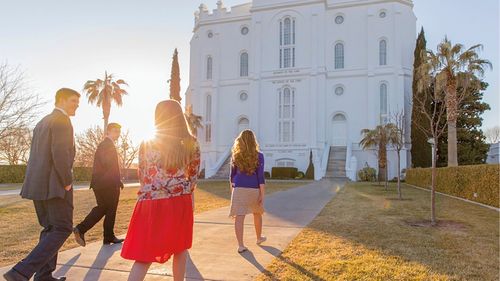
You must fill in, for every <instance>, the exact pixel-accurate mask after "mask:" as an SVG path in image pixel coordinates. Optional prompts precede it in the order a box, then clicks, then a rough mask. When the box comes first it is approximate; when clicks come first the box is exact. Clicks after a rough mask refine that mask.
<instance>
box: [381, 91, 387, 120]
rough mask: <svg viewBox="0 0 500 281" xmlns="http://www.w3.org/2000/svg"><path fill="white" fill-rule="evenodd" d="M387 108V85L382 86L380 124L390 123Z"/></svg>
mask: <svg viewBox="0 0 500 281" xmlns="http://www.w3.org/2000/svg"><path fill="white" fill-rule="evenodd" d="M387 113H388V106H387V84H386V83H382V84H380V124H386V123H387V121H388V116H387Z"/></svg>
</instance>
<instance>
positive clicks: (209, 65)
mask: <svg viewBox="0 0 500 281" xmlns="http://www.w3.org/2000/svg"><path fill="white" fill-rule="evenodd" d="M212 68H213V60H212V57H208V58H207V80H212Z"/></svg>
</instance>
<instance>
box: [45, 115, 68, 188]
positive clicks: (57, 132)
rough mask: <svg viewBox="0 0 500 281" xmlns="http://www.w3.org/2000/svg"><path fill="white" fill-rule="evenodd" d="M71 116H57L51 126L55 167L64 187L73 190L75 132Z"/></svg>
mask: <svg viewBox="0 0 500 281" xmlns="http://www.w3.org/2000/svg"><path fill="white" fill-rule="evenodd" d="M72 131H73V130H72V128H71V123H70V121H69V118H65V117H55V118H54V120H53V123H52V127H51V132H50V133H51V154H52V162H53V163H54V169H55V171H56V173H57V176H58V178H59V181H60V182H61V184H62V186H63V187H64V189H66V190H67V191H69V190H71V184H72V182H73V173H72V172H71V166H72V159H71V151H72V149H73V141H72V139H73V135H72V134H73V132H72Z"/></svg>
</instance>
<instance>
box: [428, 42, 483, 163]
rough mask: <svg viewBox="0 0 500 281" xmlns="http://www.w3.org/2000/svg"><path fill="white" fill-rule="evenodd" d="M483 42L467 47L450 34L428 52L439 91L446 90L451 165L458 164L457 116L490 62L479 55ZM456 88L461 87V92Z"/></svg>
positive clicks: (478, 86) (449, 161)
mask: <svg viewBox="0 0 500 281" xmlns="http://www.w3.org/2000/svg"><path fill="white" fill-rule="evenodd" d="M482 48H483V46H482V45H481V44H477V45H474V46H472V47H470V48H468V49H465V48H464V46H463V45H462V44H455V45H453V44H452V43H451V41H450V40H448V38H447V37H445V38H444V40H443V42H441V43H440V44H439V45H438V47H437V52H436V53H433V52H432V51H427V56H428V60H427V63H430V64H432V65H431V67H430V68H432V69H435V71H436V72H435V79H436V85H435V87H436V88H437V89H436V91H444V93H445V105H446V120H447V126H448V166H458V158H457V118H458V109H459V105H460V103H461V102H462V100H463V99H464V98H465V96H466V94H467V92H468V90H469V89H471V88H477V89H479V88H480V80H479V79H477V78H476V77H482V76H484V70H485V67H490V68H491V67H492V65H491V62H489V61H488V60H485V59H481V58H479V55H478V51H480V50H482ZM457 89H462V90H461V91H458V90H457Z"/></svg>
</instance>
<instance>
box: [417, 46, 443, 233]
mask: <svg viewBox="0 0 500 281" xmlns="http://www.w3.org/2000/svg"><path fill="white" fill-rule="evenodd" d="M421 55H422V59H423V61H424V63H423V64H422V65H421V66H420V67H419V68H418V69H417V71H416V75H417V77H416V78H417V81H418V82H417V87H418V91H419V92H422V93H423V94H422V95H419V96H418V97H417V98H415V99H413V103H414V107H413V108H414V110H418V111H420V112H421V113H422V118H423V120H422V121H421V122H422V123H423V122H427V123H428V125H429V126H428V127H427V126H423V125H422V123H421V122H416V121H415V120H412V122H414V125H415V126H416V127H417V128H418V129H419V130H421V131H422V132H423V133H424V134H425V135H426V136H427V137H428V138H430V141H431V142H433V145H432V155H433V157H432V176H431V178H432V180H431V225H435V224H436V161H437V152H438V151H437V144H438V143H439V142H438V140H439V138H440V137H441V136H442V135H443V134H444V133H445V132H447V122H443V121H445V120H446V117H447V116H446V104H445V101H446V94H445V92H444V91H443V90H442V87H437V86H436V76H438V75H442V74H441V73H440V72H439V68H438V67H436V63H431V62H429V61H431V60H434V59H435V58H434V57H433V56H428V55H427V54H426V53H422V54H421ZM429 104H430V106H429Z"/></svg>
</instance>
